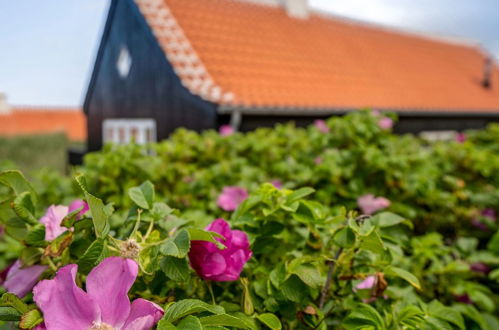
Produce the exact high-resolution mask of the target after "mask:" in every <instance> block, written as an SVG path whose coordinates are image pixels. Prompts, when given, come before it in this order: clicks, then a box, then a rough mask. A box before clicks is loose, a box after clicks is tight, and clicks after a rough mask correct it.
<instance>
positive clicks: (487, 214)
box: [471, 208, 496, 231]
mask: <svg viewBox="0 0 499 330" xmlns="http://www.w3.org/2000/svg"><path fill="white" fill-rule="evenodd" d="M480 216H482V217H484V218H487V219H488V220H489V221H492V222H495V221H496V211H495V210H494V209H491V208H488V209H484V210H482V211H481V212H480ZM471 224H472V225H473V226H475V227H476V228H478V229H480V230H482V231H488V230H489V227H488V226H487V224H485V223H483V221H481V220H480V218H479V217H474V218H473V219H471Z"/></svg>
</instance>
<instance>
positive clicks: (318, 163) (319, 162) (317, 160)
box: [314, 157, 322, 165]
mask: <svg viewBox="0 0 499 330" xmlns="http://www.w3.org/2000/svg"><path fill="white" fill-rule="evenodd" d="M314 163H315V165H320V164H322V158H321V157H315V159H314Z"/></svg>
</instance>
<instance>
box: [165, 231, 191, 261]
mask: <svg viewBox="0 0 499 330" xmlns="http://www.w3.org/2000/svg"><path fill="white" fill-rule="evenodd" d="M190 247H191V241H190V236H189V232H188V231H187V230H185V229H182V230H180V231H179V232H178V233H177V235H176V236H175V238H173V239H167V240H166V241H165V242H164V243H163V244H161V246H160V248H159V252H160V253H161V254H163V255H166V256H173V257H177V258H184V257H185V256H186V255H187V253H188V252H189V249H190Z"/></svg>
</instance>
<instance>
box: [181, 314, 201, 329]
mask: <svg viewBox="0 0 499 330" xmlns="http://www.w3.org/2000/svg"><path fill="white" fill-rule="evenodd" d="M177 328H178V329H185V330H187V329H188V330H203V325H202V324H201V321H200V320H199V319H198V318H197V317H195V316H192V315H189V316H187V317H186V318H185V319H183V320H182V321H180V322H179V323H178V325H177Z"/></svg>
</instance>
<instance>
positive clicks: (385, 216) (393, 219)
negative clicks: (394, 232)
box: [370, 212, 405, 228]
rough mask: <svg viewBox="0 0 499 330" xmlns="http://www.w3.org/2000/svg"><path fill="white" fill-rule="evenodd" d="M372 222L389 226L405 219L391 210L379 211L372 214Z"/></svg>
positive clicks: (381, 225)
mask: <svg viewBox="0 0 499 330" xmlns="http://www.w3.org/2000/svg"><path fill="white" fill-rule="evenodd" d="M370 221H371V222H372V223H373V224H376V225H378V226H379V227H381V228H383V227H391V226H396V225H398V224H400V223H402V222H404V221H405V219H404V218H402V217H401V216H400V215H397V214H395V213H392V212H381V213H378V214H376V215H374V216H373V217H372V218H371V220H370Z"/></svg>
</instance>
